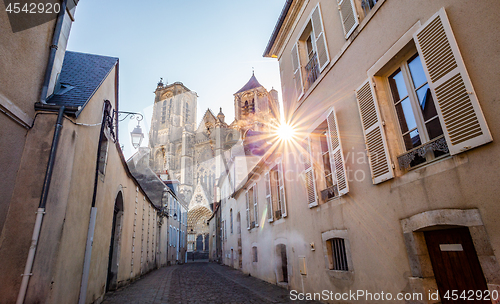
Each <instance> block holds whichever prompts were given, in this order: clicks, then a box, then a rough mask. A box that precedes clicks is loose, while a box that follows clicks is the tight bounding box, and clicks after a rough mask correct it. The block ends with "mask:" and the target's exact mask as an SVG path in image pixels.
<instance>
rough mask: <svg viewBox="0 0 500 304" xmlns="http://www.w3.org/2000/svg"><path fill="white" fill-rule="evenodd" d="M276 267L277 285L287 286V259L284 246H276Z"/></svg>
mask: <svg viewBox="0 0 500 304" xmlns="http://www.w3.org/2000/svg"><path fill="white" fill-rule="evenodd" d="M276 266H277V269H276V274H277V278H276V279H277V281H278V283H282V284H288V258H287V255H286V245H285V244H278V245H276Z"/></svg>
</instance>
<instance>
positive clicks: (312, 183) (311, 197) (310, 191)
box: [303, 137, 318, 207]
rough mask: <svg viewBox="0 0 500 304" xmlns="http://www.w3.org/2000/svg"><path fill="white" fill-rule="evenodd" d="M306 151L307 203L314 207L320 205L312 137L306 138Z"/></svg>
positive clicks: (305, 178)
mask: <svg viewBox="0 0 500 304" xmlns="http://www.w3.org/2000/svg"><path fill="white" fill-rule="evenodd" d="M306 151H307V155H305V157H304V159H303V162H304V181H305V184H306V191H307V203H308V205H309V207H314V206H317V205H318V199H317V195H316V179H315V176H314V161H313V155H312V149H311V139H310V138H309V137H307V138H306Z"/></svg>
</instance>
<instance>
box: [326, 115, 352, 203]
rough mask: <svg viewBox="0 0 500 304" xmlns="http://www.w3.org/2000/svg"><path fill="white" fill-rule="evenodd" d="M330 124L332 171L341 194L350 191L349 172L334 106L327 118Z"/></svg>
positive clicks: (329, 138)
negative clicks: (346, 166)
mask: <svg viewBox="0 0 500 304" xmlns="http://www.w3.org/2000/svg"><path fill="white" fill-rule="evenodd" d="M326 121H327V124H328V136H327V141H328V147H329V149H330V165H331V170H332V173H333V174H334V176H335V179H336V183H337V189H338V191H339V195H344V194H347V192H349V185H348V182H347V172H346V168H345V161H344V154H343V152H342V143H341V142H340V135H339V134H340V133H339V128H338V123H337V116H336V115H335V110H334V109H333V108H332V109H331V110H330V113H328V116H327V118H326Z"/></svg>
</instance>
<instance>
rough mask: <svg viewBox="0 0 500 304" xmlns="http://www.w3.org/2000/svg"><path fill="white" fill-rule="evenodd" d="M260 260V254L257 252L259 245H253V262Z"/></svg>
mask: <svg viewBox="0 0 500 304" xmlns="http://www.w3.org/2000/svg"><path fill="white" fill-rule="evenodd" d="M258 261H259V256H258V253H257V246H253V247H252V262H254V263H257V262H258Z"/></svg>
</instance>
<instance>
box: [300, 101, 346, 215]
mask: <svg viewBox="0 0 500 304" xmlns="http://www.w3.org/2000/svg"><path fill="white" fill-rule="evenodd" d="M337 126H338V123H337V116H336V113H335V110H334V109H333V108H332V109H331V110H330V111H329V112H328V114H327V119H326V121H324V122H323V123H322V124H321V125H319V126H318V128H317V129H316V130H315V131H313V132H312V133H311V134H310V136H309V137H308V138H306V141H305V142H304V144H303V146H304V149H303V151H306V153H305V154H304V153H303V154H302V163H303V164H304V171H303V176H304V181H305V185H306V190H307V202H308V204H309V207H310V208H311V207H315V206H317V205H318V204H319V202H320V199H319V198H318V195H317V188H319V189H320V192H321V202H322V203H324V202H326V201H328V200H329V199H331V198H334V197H339V196H342V195H345V194H347V193H348V192H349V187H348V177H347V171H346V167H345V161H344V155H343V152H342V145H341V140H340V135H339V130H338V127H337Z"/></svg>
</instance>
